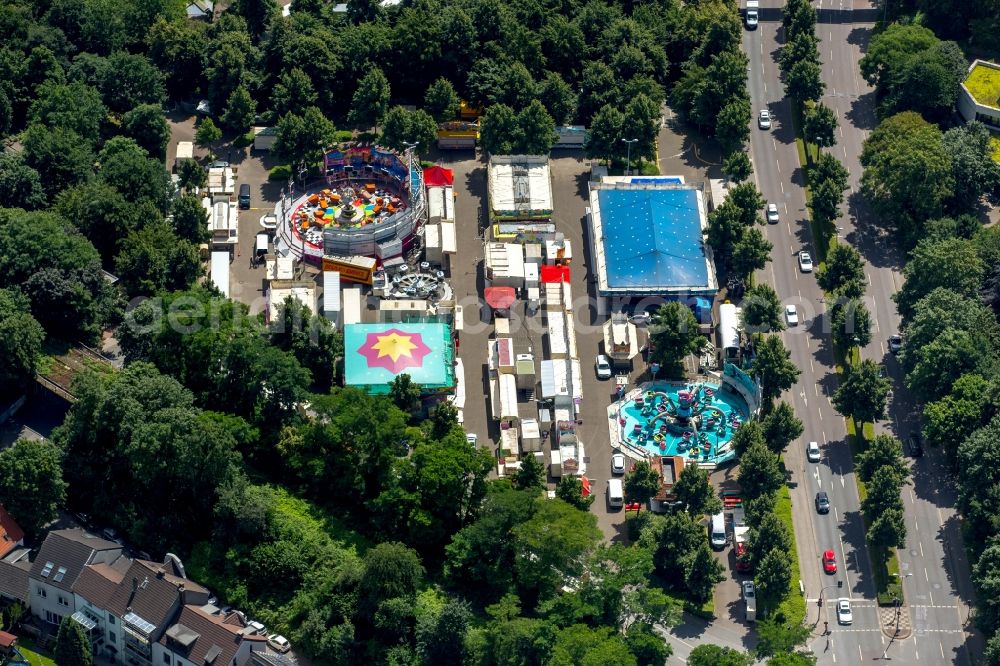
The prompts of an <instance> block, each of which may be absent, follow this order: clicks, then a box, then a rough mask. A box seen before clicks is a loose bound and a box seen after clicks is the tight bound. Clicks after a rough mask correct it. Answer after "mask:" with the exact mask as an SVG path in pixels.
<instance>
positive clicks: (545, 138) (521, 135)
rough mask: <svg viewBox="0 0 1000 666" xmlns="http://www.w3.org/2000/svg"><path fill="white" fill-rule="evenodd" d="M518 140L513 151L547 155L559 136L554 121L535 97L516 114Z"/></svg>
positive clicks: (523, 153) (524, 153)
mask: <svg viewBox="0 0 1000 666" xmlns="http://www.w3.org/2000/svg"><path fill="white" fill-rule="evenodd" d="M517 127H518V141H517V143H516V144H515V146H514V152H516V153H518V154H522V155H548V154H549V151H550V150H552V145H553V144H554V143H555V142H556V140H557V139H558V138H559V135H558V134H556V123H555V121H554V120H553V119H552V116H550V115H549V112H548V111H546V110H545V107H544V106H542V103H541V102H540V101H538V100H537V99H534V100H531V103H530V104H529V105H528V106H526V107H524V108H523V109H522V110H521V112H520V113H518V114H517Z"/></svg>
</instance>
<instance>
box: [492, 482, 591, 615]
mask: <svg viewBox="0 0 1000 666" xmlns="http://www.w3.org/2000/svg"><path fill="white" fill-rule="evenodd" d="M512 532H513V537H514V542H515V546H514V548H515V558H514V571H515V575H516V576H517V584H518V587H519V588H520V589H521V590H523V591H524V592H526V593H530V594H533V595H536V596H537V597H538V598H545V597H548V596H551V595H552V594H554V593H555V592H556V590H558V589H559V588H560V587H561V586H562V585H563V576H579V575H580V573H581V571H582V570H581V559H580V558H581V556H582V555H583V554H584V553H586V552H587V551H589V550H590V549H591V548H593V547H594V546H595V545H596V544H597V542H598V540H599V539H600V538H601V533H600V530H598V529H597V518H596V517H595V516H594V514H592V513H590V512H589V511H579V510H577V509H576V508H574V507H572V506H570V505H569V504H566V503H565V502H563V501H562V500H560V499H554V500H548V501H545V502H541V503H540V504H539V505H538V507H537V510H536V511H535V513H534V515H532V516H531V518H529V519H528V520H526V521H525V522H522V523H521V524H519V525H515V526H514V528H513V530H512Z"/></svg>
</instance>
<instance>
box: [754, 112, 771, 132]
mask: <svg viewBox="0 0 1000 666" xmlns="http://www.w3.org/2000/svg"><path fill="white" fill-rule="evenodd" d="M757 126H758V127H760V128H761V129H771V112H770V111H768V110H767V109H761V112H760V113H759V114H757Z"/></svg>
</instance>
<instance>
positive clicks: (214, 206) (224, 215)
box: [201, 195, 240, 251]
mask: <svg viewBox="0 0 1000 666" xmlns="http://www.w3.org/2000/svg"><path fill="white" fill-rule="evenodd" d="M201 205H202V207H203V208H204V209H205V212H207V213H208V233H209V236H210V239H209V243H210V244H211V247H212V249H218V250H226V251H231V250H232V248H233V247H235V245H236V243H237V241H238V240H239V225H240V223H239V211H238V210H237V209H236V202H235V201H233V200H232V199H230V198H229V197H228V196H227V195H222V196H213V197H205V198H204V199H202V200H201Z"/></svg>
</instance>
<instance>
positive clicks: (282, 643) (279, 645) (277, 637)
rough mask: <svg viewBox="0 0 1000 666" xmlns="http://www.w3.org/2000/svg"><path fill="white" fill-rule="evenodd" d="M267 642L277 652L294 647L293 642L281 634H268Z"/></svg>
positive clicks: (284, 651)
mask: <svg viewBox="0 0 1000 666" xmlns="http://www.w3.org/2000/svg"><path fill="white" fill-rule="evenodd" d="M267 644H268V646H269V647H270V648H271V649H272V650H274V651H275V652H280V653H282V654H284V653H286V652H288V651H289V650H291V649H292V645H291V643H289V642H288V639H287V638H285V637H284V636H282V635H281V634H271V635H270V636H268V637H267Z"/></svg>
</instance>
